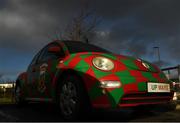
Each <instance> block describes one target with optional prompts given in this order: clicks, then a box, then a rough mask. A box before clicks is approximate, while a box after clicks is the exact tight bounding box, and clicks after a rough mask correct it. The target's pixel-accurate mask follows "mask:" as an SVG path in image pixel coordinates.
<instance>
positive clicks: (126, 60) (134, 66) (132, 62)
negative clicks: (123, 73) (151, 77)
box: [121, 59, 139, 70]
mask: <svg viewBox="0 0 180 123" xmlns="http://www.w3.org/2000/svg"><path fill="white" fill-rule="evenodd" d="M121 62H122V63H123V64H125V65H127V66H128V67H131V68H133V69H136V70H137V69H139V68H138V66H136V64H135V63H134V60H131V59H122V60H121Z"/></svg>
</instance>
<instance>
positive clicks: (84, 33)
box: [64, 2, 100, 43]
mask: <svg viewBox="0 0 180 123" xmlns="http://www.w3.org/2000/svg"><path fill="white" fill-rule="evenodd" d="M99 23H100V18H99V17H97V16H96V15H95V12H94V11H93V10H92V9H90V8H89V4H88V3H87V2H86V3H84V4H83V6H82V8H81V10H80V12H79V14H77V16H76V17H74V19H73V20H72V22H71V23H70V24H68V26H67V28H66V30H65V35H64V38H65V39H67V40H74V41H85V42H86V43H89V38H90V36H92V34H93V31H94V29H95V28H96V26H97V25H98V24H99Z"/></svg>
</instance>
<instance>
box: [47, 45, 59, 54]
mask: <svg viewBox="0 0 180 123" xmlns="http://www.w3.org/2000/svg"><path fill="white" fill-rule="evenodd" d="M60 51H61V48H60V47H58V46H53V47H50V48H49V49H48V52H50V53H59V52H60Z"/></svg>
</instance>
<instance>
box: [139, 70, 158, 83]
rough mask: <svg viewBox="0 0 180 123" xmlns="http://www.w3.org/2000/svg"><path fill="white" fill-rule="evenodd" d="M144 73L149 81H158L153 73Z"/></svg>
mask: <svg viewBox="0 0 180 123" xmlns="http://www.w3.org/2000/svg"><path fill="white" fill-rule="evenodd" d="M142 75H143V76H144V77H146V78H147V79H148V80H149V81H155V82H157V81H158V80H157V79H156V78H154V77H153V75H152V73H149V72H142Z"/></svg>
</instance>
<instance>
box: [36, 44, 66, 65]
mask: <svg viewBox="0 0 180 123" xmlns="http://www.w3.org/2000/svg"><path fill="white" fill-rule="evenodd" d="M53 46H58V47H60V45H58V44H50V45H48V46H47V47H45V48H44V50H43V52H42V54H41V55H40V57H39V59H38V62H43V61H47V60H49V59H58V58H59V57H61V56H63V54H64V53H63V51H61V53H58V54H56V53H50V52H48V49H49V48H50V47H53ZM60 48H61V47H60Z"/></svg>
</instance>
